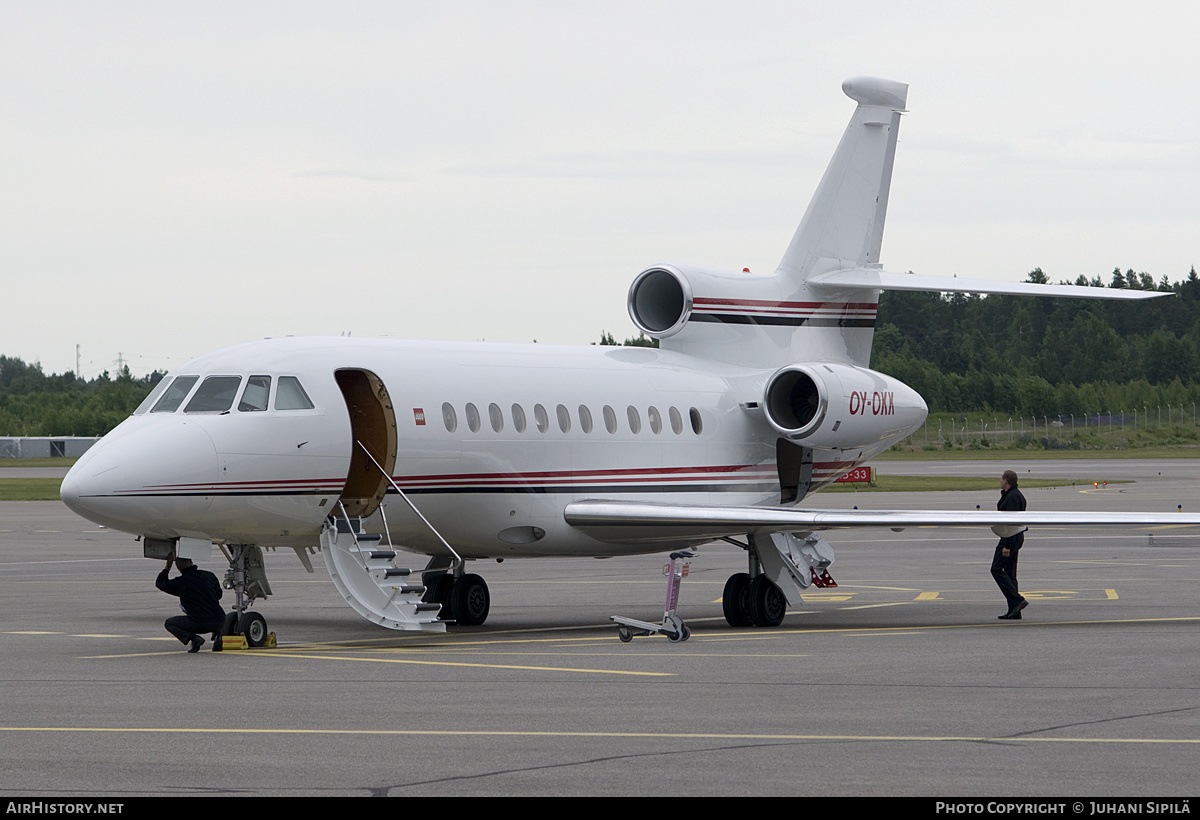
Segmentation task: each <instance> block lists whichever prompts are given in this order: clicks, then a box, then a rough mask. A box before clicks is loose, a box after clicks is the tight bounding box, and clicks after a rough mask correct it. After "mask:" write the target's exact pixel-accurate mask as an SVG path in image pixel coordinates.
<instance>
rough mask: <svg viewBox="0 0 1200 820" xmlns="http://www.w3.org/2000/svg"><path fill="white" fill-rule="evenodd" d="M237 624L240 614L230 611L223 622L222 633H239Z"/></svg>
mask: <svg viewBox="0 0 1200 820" xmlns="http://www.w3.org/2000/svg"><path fill="white" fill-rule="evenodd" d="M237 625H238V614H237V613H236V612H230V613H229V614H228V615H226V616H225V620H224V622H222V624H221V634H222V635H236V634H238V631H237Z"/></svg>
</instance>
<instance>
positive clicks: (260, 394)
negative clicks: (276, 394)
mask: <svg viewBox="0 0 1200 820" xmlns="http://www.w3.org/2000/svg"><path fill="white" fill-rule="evenodd" d="M270 395H271V377H270V376H251V377H250V378H248V379H246V389H245V390H243V391H242V400H241V401H240V402H238V412H241V413H257V412H259V411H261V410H266V409H267V399H268V398H269V397H270Z"/></svg>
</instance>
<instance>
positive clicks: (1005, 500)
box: [996, 487, 1025, 554]
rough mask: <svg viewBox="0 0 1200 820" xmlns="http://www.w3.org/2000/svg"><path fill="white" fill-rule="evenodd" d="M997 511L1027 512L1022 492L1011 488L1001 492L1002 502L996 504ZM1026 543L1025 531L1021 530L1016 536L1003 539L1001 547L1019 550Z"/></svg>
mask: <svg viewBox="0 0 1200 820" xmlns="http://www.w3.org/2000/svg"><path fill="white" fill-rule="evenodd" d="M996 509H997V510H999V511H1000V512H1025V496H1023V495H1021V491H1020V490H1018V489H1017V488H1016V487H1009V488H1008V489H1007V490H1001V491H1000V500H999V501H997V502H996ZM1024 543H1025V530H1021V531H1020V532H1019V533H1017V534H1016V535H1011V536H1009V537H1008V538H1001V539H1000V544H999V546H1001V547H1007V548H1008V549H1012V550H1019V549H1020V548H1021V545H1022V544H1024ZM997 554H999V553H997Z"/></svg>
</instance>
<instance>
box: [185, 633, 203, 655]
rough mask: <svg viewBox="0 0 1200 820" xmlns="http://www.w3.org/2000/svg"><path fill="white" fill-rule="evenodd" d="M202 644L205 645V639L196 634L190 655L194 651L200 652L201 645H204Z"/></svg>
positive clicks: (189, 651)
mask: <svg viewBox="0 0 1200 820" xmlns="http://www.w3.org/2000/svg"><path fill="white" fill-rule="evenodd" d="M202 646H204V639H203V638H201V637H200V636H199V635H196V636H195V637H193V638H192V648H191V649H189V650H188V654H189V655H190V654H192V653H193V652H199V651H200V647H202Z"/></svg>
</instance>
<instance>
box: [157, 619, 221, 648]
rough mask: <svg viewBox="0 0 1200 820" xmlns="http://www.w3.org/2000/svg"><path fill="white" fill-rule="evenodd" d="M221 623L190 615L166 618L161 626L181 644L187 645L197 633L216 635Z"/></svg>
mask: <svg viewBox="0 0 1200 820" xmlns="http://www.w3.org/2000/svg"><path fill="white" fill-rule="evenodd" d="M222 622H223V619H222V621H205V620H201V619H200V618H193V617H191V616H190V615H176V616H175V617H174V618H167V620H166V622H165V623H164V624H163V626H165V627H166V628H167V631H168V632H170V633H171V634H172V635H174V636H175V637H176V638H178V639H179V642H180V643H181V644H185V645H186V644H189V643H191V642H192V638H194V637H196V635H197V633H201V634H203V633H209V634H216V633H218V632H220V631H221V626H222Z"/></svg>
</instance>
